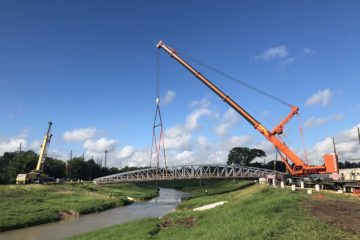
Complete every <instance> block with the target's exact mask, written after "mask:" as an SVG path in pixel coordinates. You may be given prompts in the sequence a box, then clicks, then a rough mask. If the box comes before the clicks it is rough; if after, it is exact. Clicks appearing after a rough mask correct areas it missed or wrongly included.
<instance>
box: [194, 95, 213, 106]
mask: <svg viewBox="0 0 360 240" xmlns="http://www.w3.org/2000/svg"><path fill="white" fill-rule="evenodd" d="M209 106H210V101H209V99H208V98H206V97H205V98H203V99H201V100H200V101H192V102H191V104H190V107H192V108H197V107H198V108H207V107H209Z"/></svg>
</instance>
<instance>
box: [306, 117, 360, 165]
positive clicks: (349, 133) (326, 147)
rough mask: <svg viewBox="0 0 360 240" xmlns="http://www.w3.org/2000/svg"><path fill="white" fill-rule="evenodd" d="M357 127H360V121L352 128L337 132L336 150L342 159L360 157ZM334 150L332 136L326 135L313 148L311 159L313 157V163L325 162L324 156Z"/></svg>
mask: <svg viewBox="0 0 360 240" xmlns="http://www.w3.org/2000/svg"><path fill="white" fill-rule="evenodd" d="M357 127H360V123H359V124H357V125H355V126H354V127H352V128H351V129H347V130H344V131H341V132H339V133H337V134H335V136H334V138H335V142H336V151H337V153H338V156H339V160H340V161H350V160H351V159H359V158H360V148H359V142H358V138H357ZM333 151H334V150H333V142H332V137H326V138H325V139H323V140H322V141H319V142H317V143H316V144H315V145H314V146H313V147H312V148H311V150H310V154H309V159H311V163H312V164H323V163H324V160H323V156H324V155H325V154H327V153H333Z"/></svg>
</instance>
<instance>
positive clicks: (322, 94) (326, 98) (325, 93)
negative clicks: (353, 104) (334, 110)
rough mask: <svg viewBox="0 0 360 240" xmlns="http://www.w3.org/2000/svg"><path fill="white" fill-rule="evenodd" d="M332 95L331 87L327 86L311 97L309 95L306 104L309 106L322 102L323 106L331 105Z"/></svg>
mask: <svg viewBox="0 0 360 240" xmlns="http://www.w3.org/2000/svg"><path fill="white" fill-rule="evenodd" d="M331 97H332V92H331V91H330V89H328V88H327V89H324V90H320V91H318V92H316V93H315V94H313V95H312V96H311V97H309V98H308V99H307V100H306V102H305V104H306V105H308V106H313V105H317V104H320V105H321V106H323V107H325V106H327V105H329V103H330V100H331Z"/></svg>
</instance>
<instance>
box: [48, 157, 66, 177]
mask: <svg viewBox="0 0 360 240" xmlns="http://www.w3.org/2000/svg"><path fill="white" fill-rule="evenodd" d="M44 173H45V174H47V175H49V176H50V177H54V178H65V177H66V164H65V162H64V161H61V160H57V159H53V158H50V157H47V158H46V160H45V165H44Z"/></svg>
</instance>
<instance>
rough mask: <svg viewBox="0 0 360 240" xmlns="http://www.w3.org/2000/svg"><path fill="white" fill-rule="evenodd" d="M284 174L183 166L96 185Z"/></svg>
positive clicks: (118, 176) (100, 181)
mask: <svg viewBox="0 0 360 240" xmlns="http://www.w3.org/2000/svg"><path fill="white" fill-rule="evenodd" d="M272 174H284V173H282V172H278V171H272V170H268V169H262V168H255V167H245V166H239V165H182V166H173V167H163V168H147V169H141V170H136V171H131V172H124V173H118V174H113V175H109V176H105V177H100V178H95V179H94V183H97V184H104V183H120V182H141V181H160V180H178V179H225V178H244V179H257V178H261V177H266V175H272Z"/></svg>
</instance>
